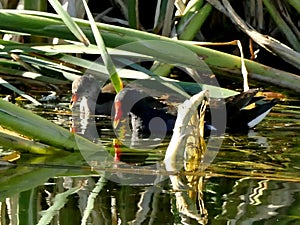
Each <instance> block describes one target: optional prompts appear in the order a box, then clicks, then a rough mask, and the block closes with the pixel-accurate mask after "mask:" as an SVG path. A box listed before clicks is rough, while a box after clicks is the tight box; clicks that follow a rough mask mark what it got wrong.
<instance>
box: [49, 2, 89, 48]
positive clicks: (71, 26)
mask: <svg viewBox="0 0 300 225" xmlns="http://www.w3.org/2000/svg"><path fill="white" fill-rule="evenodd" d="M49 2H50V4H51V5H52V7H53V8H54V9H55V11H56V12H57V14H58V15H60V16H61V18H62V20H63V21H64V23H65V24H66V26H67V27H68V28H69V29H70V31H71V32H72V33H73V34H74V35H75V37H76V38H77V39H78V40H80V41H81V42H82V43H83V44H84V45H85V46H88V45H89V44H90V42H89V40H88V38H87V37H86V36H85V34H84V33H83V31H82V30H81V29H80V27H79V26H78V25H77V24H76V23H75V22H74V21H73V19H72V18H71V17H70V15H69V14H68V13H67V12H66V11H65V10H64V9H63V7H62V6H61V4H60V3H59V1H58V0H49Z"/></svg>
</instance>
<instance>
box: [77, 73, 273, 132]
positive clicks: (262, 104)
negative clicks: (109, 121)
mask: <svg viewBox="0 0 300 225" xmlns="http://www.w3.org/2000/svg"><path fill="white" fill-rule="evenodd" d="M257 92H258V90H257V89H250V90H249V91H247V92H243V93H241V94H238V95H235V96H232V97H229V98H227V99H225V104H226V111H227V117H226V119H227V126H226V128H227V131H234V132H239V131H245V130H248V129H251V128H254V127H255V126H256V125H257V124H258V123H259V122H261V121H262V119H263V118H264V117H265V116H266V115H267V114H268V113H269V112H270V110H271V108H272V107H273V106H274V105H275V104H276V103H277V102H278V100H277V99H273V100H270V101H269V100H265V99H264V97H256V96H255V95H256V94H257ZM72 93H73V97H72V101H73V102H79V100H80V98H81V101H80V106H81V107H82V108H84V110H88V113H91V114H93V112H94V111H95V113H96V114H104V115H113V120H114V127H115V128H118V127H120V124H124V121H125V124H127V128H130V129H131V130H132V133H133V134H134V135H137V136H138V137H148V136H149V135H150V134H151V136H150V137H159V136H160V135H163V134H168V133H169V134H170V133H171V132H172V130H173V127H174V124H175V120H176V116H177V115H176V112H172V110H170V108H169V106H168V105H167V104H164V103H162V102H161V101H160V100H158V99H156V98H154V97H152V96H149V95H148V94H147V93H146V92H144V91H143V90H141V89H136V88H134V87H128V86H127V87H125V88H124V89H123V90H122V91H121V92H119V93H118V94H117V95H115V94H113V93H103V92H101V91H100V88H99V84H98V82H97V81H96V80H95V78H93V76H91V75H89V76H86V75H85V76H82V77H80V78H79V79H77V80H75V81H74V82H73V85H72ZM113 102H114V108H112V106H113ZM216 102H218V101H216ZM223 102H224V101H223ZM96 103H97V104H96ZM95 104H96V108H95ZM93 105H94V106H93ZM217 105H218V104H215V103H214V101H211V104H210V106H209V108H208V111H207V113H206V116H205V120H206V123H205V124H206V125H205V132H207V131H212V130H217V129H218V127H213V126H211V124H210V121H211V120H210V112H209V111H211V110H212V109H214V110H218V106H217ZM93 107H94V108H93ZM94 109H95V110H94ZM112 110H113V111H114V112H113V113H112V112H111V111H112ZM220 113H224V111H220ZM128 118H131V121H130V122H129V121H128ZM150 131H151V132H150ZM153 135H154V136H153Z"/></svg>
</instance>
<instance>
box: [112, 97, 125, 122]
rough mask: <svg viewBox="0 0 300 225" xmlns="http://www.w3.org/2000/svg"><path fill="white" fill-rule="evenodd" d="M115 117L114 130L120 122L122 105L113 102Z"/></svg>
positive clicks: (119, 102)
mask: <svg viewBox="0 0 300 225" xmlns="http://www.w3.org/2000/svg"><path fill="white" fill-rule="evenodd" d="M114 106H115V117H114V124H113V126H114V128H117V127H118V125H119V122H120V120H121V119H122V115H123V111H122V107H121V106H122V103H121V101H118V100H116V101H115V104H114Z"/></svg>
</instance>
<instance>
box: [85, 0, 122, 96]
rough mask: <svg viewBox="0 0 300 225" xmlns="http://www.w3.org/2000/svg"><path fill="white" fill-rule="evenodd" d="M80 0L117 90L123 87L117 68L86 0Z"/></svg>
mask: <svg viewBox="0 0 300 225" xmlns="http://www.w3.org/2000/svg"><path fill="white" fill-rule="evenodd" d="M82 2H83V5H84V7H85V10H86V14H87V16H88V19H89V21H90V25H91V28H92V31H93V35H94V38H95V41H96V43H97V46H98V49H99V51H100V52H101V56H102V59H103V61H104V65H105V66H106V69H107V71H108V73H109V75H110V79H111V82H112V84H113V86H114V88H115V90H116V92H119V91H120V90H122V88H123V84H122V81H121V79H120V77H119V75H118V73H117V70H116V68H115V65H114V63H113V61H112V59H111V57H110V55H109V54H108V52H107V49H106V46H105V43H104V41H103V38H102V36H101V34H100V32H99V30H98V27H97V24H96V22H95V20H94V18H93V15H92V13H91V11H90V9H89V7H88V5H87V3H86V1H85V0H82Z"/></svg>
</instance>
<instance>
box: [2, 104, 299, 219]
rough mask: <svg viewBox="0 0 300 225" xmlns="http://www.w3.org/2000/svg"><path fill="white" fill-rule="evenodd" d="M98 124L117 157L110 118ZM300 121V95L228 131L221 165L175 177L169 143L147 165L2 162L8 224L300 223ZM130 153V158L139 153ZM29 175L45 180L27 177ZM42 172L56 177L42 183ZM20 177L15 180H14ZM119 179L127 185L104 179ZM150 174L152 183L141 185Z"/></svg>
mask: <svg viewBox="0 0 300 225" xmlns="http://www.w3.org/2000/svg"><path fill="white" fill-rule="evenodd" d="M37 113H39V114H40V115H42V116H45V117H47V118H48V119H51V120H52V121H54V122H55V123H58V124H60V125H63V126H65V127H69V126H70V122H69V121H70V119H69V118H70V116H71V115H70V114H68V113H66V112H65V111H60V110H58V111H54V110H53V109H52V108H49V109H47V108H44V109H43V110H42V111H38V112H37ZM98 121H99V122H98V123H99V124H100V125H101V128H102V129H101V131H99V133H100V134H101V144H102V145H104V146H106V147H107V149H108V151H110V152H111V156H112V157H114V154H115V153H114V150H115V148H113V147H112V141H111V139H112V137H114V133H113V132H112V130H111V129H110V120H108V119H107V118H100V119H99V120H98ZM299 121H300V99H288V100H286V101H284V102H282V103H281V104H278V105H277V106H275V107H274V108H273V110H272V112H271V113H270V114H269V116H268V117H267V118H265V120H264V121H263V122H262V123H261V124H260V125H259V126H258V127H257V128H256V129H255V130H252V131H250V132H249V133H247V134H235V135H229V134H227V135H226V136H225V137H224V141H223V144H222V147H221V149H220V150H219V152H218V154H217V156H216V158H215V159H214V161H213V163H212V164H210V165H209V166H208V167H207V168H206V169H205V170H204V171H198V172H185V173H179V174H178V173H177V174H168V173H167V172H166V171H164V170H163V167H161V163H156V162H157V161H161V160H162V159H163V157H164V152H165V150H166V148H167V143H168V140H165V142H162V143H161V144H160V145H159V146H157V147H155V148H153V149H151V151H147V152H146V151H144V152H142V153H140V155H141V157H143V160H141V162H137V163H135V164H126V166H124V164H122V163H121V162H119V163H116V164H115V165H109V168H110V170H106V169H105V168H106V167H105V166H103V165H101V163H102V162H97V159H96V158H95V159H94V161H95V164H94V165H95V168H93V169H92V168H91V164H89V165H87V164H86V163H85V162H84V161H83V160H78V161H76V163H72V164H64V165H59V164H55V165H56V166H53V164H51V162H52V160H53V161H55V160H56V159H53V158H51V157H50V158H43V159H41V157H39V158H36V157H33V156H25V157H23V159H22V161H20V163H19V165H14V166H13V167H11V166H5V165H3V166H2V167H1V170H0V174H1V178H0V183H1V186H2V187H1V192H0V198H1V203H0V206H1V207H0V210H1V216H0V219H1V224H9V223H11V224H38V222H39V221H40V224H47V223H49V222H50V221H52V223H51V224H64V225H65V224H72V225H73V224H81V221H85V224H272V223H274V224H298V223H300V217H299V207H300V178H299V177H300V166H299V165H300V162H299V161H300V154H299V150H300V122H299ZM0 150H1V152H5V151H7V150H6V149H2V148H0ZM125 150H126V151H125ZM125 150H124V151H123V153H122V154H123V155H125V158H126V156H127V158H132V156H133V155H135V156H136V151H132V150H130V149H126V148H125ZM143 153H147V154H143ZM144 159H146V161H145V162H144ZM22 163H23V164H22ZM30 164H35V166H30ZM47 165H48V166H47ZM49 165H52V167H51V166H49ZM153 165H155V166H153ZM97 166H100V167H99V168H100V169H99V170H97ZM29 172H30V173H35V174H36V177H37V178H36V179H33V178H32V177H30V180H26V176H27V174H28V173H29ZM39 173H40V174H41V173H43V174H45V173H46V174H49V177H51V178H50V179H48V180H39V179H38V177H39ZM12 174H13V175H14V177H15V179H14V183H13V184H10V185H9V184H7V183H5V182H6V178H7V177H10V176H12ZM107 175H109V176H107ZM113 176H115V177H118V178H120V177H121V178H122V179H123V180H122V182H116V181H115V180H114V179H106V178H104V177H109V178H112V177H113ZM147 176H148V177H147ZM169 176H171V178H172V179H173V180H175V181H176V182H177V183H176V184H177V186H174V183H172V184H173V185H171V184H170V179H168V178H169ZM132 177H134V179H135V180H134V181H137V182H132V180H131V178H132ZM142 177H147V179H148V181H149V182H148V183H145V182H144V180H143V182H140V181H141V180H142ZM150 178H151V179H150ZM22 179H23V180H24V179H25V180H26V182H25V183H24V181H22V182H19V181H20V180H22ZM124 179H125V181H126V179H128V180H127V183H126V182H125V181H124ZM147 179H146V180H147ZM2 184H3V185H2ZM4 184H5V185H6V186H5V185H4ZM20 184H22V185H24V184H25V185H26V187H25V189H24V188H23V187H21V186H20ZM18 190H19V191H18ZM20 191H21V192H20ZM41 212H43V213H41ZM42 215H43V217H42ZM45 215H46V216H45Z"/></svg>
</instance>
